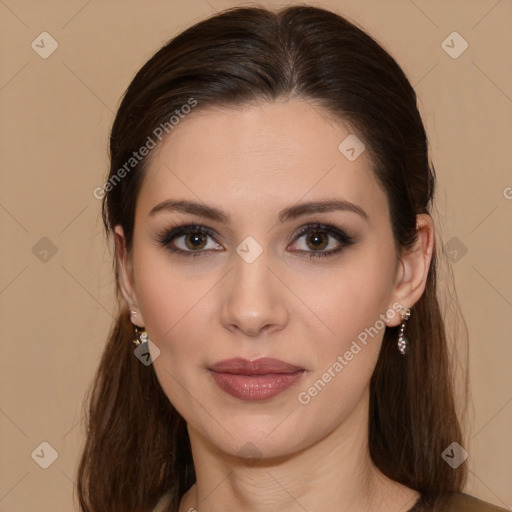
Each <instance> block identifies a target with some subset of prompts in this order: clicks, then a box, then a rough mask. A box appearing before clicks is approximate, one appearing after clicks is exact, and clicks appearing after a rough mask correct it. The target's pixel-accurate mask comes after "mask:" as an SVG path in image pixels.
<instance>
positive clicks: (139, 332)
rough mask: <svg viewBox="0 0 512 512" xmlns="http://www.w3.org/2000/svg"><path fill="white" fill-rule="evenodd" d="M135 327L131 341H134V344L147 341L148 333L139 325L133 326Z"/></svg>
mask: <svg viewBox="0 0 512 512" xmlns="http://www.w3.org/2000/svg"><path fill="white" fill-rule="evenodd" d="M134 327H135V339H134V340H133V343H135V345H137V346H138V345H141V344H143V343H147V342H148V339H149V338H148V333H147V332H146V331H145V330H144V329H141V328H140V327H137V326H134Z"/></svg>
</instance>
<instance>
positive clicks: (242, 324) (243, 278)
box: [221, 252, 288, 337]
mask: <svg viewBox="0 0 512 512" xmlns="http://www.w3.org/2000/svg"><path fill="white" fill-rule="evenodd" d="M276 273H277V272H276V270H275V269H272V270H271V269H270V268H269V265H268V261H267V258H266V257H265V252H264V253H263V254H261V255H260V256H259V257H258V258H257V259H256V260H255V261H253V262H252V263H248V262H247V261H244V259H242V258H241V257H239V256H238V255H234V268H233V269H232V271H231V272H229V274H228V276H227V279H226V280H225V282H224V286H225V290H226V295H225V297H226V299H225V301H224V304H223V306H222V312H221V322H222V325H223V326H224V327H225V328H226V329H228V330H230V331H233V332H235V331H240V332H242V333H243V334H245V335H246V336H250V337H256V336H258V335H261V334H262V333H263V332H264V331H274V330H275V331H278V330H281V329H283V328H284V327H285V325H286V324H287V322H288V309H287V307H286V300H287V297H286V293H285V292H286V289H285V286H284V285H283V283H282V282H281V281H280V280H279V279H278V278H277V277H276V275H275V274H276Z"/></svg>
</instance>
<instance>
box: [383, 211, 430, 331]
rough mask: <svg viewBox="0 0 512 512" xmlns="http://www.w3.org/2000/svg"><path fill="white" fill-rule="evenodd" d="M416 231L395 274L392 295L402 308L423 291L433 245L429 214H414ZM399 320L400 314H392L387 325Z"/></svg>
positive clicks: (414, 302)
mask: <svg viewBox="0 0 512 512" xmlns="http://www.w3.org/2000/svg"><path fill="white" fill-rule="evenodd" d="M416 232H417V240H416V243H415V244H414V246H413V247H412V248H411V249H408V250H405V251H404V252H403V253H402V255H401V257H400V261H399V268H398V271H397V276H396V282H395V288H394V297H395V301H396V302H398V303H399V304H400V305H401V306H402V308H403V309H405V308H412V307H413V306H414V304H416V302H418V300H420V298H421V296H422V295H423V292H424V291H425V286H426V283H427V276H428V271H429V268H430V262H431V261H432V255H433V252H434V247H435V231H434V222H433V221H432V218H431V217H430V215H427V214H420V215H417V216H416ZM401 321H402V319H401V317H400V315H394V317H393V318H392V319H390V320H389V322H388V324H387V325H388V326H390V327H394V326H396V325H399V324H400V323H401Z"/></svg>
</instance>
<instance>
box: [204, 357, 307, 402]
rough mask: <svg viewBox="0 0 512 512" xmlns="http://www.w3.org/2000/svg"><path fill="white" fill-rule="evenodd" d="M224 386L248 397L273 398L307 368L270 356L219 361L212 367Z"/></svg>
mask: <svg viewBox="0 0 512 512" xmlns="http://www.w3.org/2000/svg"><path fill="white" fill-rule="evenodd" d="M208 370H209V372H210V374H211V376H212V377H213V379H214V381H215V383H216V384H217V385H218V386H219V388H220V389H221V390H223V391H224V392H226V393H228V394H230V395H231V396H234V397H235V398H239V399H241V400H247V401H260V400H267V399H270V398H273V397H275V396H277V395H279V394H280V393H282V392H284V391H285V390H287V389H288V388H289V387H291V386H292V385H293V384H295V383H296V382H297V381H299V380H300V379H301V377H302V376H303V375H304V373H305V371H306V370H305V369H304V368H301V367H299V366H295V365H292V364H290V363H286V362H284V361H280V360H278V359H272V358H268V357H264V358H260V359H255V360H253V361H249V360H247V359H242V358H234V359H226V360H223V361H219V362H218V363H216V364H214V365H213V366H211V367H210V368H208Z"/></svg>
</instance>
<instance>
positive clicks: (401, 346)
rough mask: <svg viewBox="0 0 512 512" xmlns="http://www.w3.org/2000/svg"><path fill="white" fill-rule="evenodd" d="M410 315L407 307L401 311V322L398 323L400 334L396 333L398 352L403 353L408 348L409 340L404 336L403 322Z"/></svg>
mask: <svg viewBox="0 0 512 512" xmlns="http://www.w3.org/2000/svg"><path fill="white" fill-rule="evenodd" d="M410 316H411V310H410V309H409V308H405V309H404V311H403V312H402V324H401V325H400V334H399V335H398V350H399V352H400V354H402V355H404V354H405V353H407V351H408V350H409V340H408V339H407V338H406V337H405V335H404V331H405V323H406V322H407V320H409V317H410Z"/></svg>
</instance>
